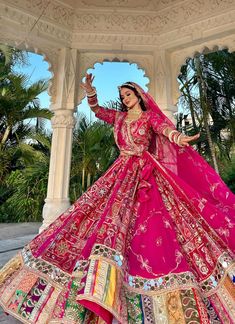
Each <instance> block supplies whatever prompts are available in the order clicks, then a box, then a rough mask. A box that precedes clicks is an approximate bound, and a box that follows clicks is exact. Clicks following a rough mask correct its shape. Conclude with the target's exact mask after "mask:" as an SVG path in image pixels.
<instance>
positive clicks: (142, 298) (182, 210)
mask: <svg viewBox="0 0 235 324" xmlns="http://www.w3.org/2000/svg"><path fill="white" fill-rule="evenodd" d="M96 115H97V117H98V118H100V119H102V120H104V121H106V122H108V123H111V124H114V135H115V139H116V143H117V145H118V147H119V149H120V156H119V157H118V159H117V160H116V161H115V162H114V163H113V165H112V166H111V167H110V168H109V169H108V171H107V172H106V173H105V174H104V175H103V176H102V177H101V178H99V179H98V180H97V181H96V182H95V183H94V184H93V185H92V186H91V187H90V188H89V189H88V190H87V192H85V193H84V194H83V195H82V196H81V197H80V198H79V199H78V200H77V201H76V202H75V203H74V204H73V205H72V206H71V208H69V209H68V210H67V211H66V212H65V213H64V214H62V215H61V216H60V217H59V218H58V219H57V220H56V221H55V222H54V223H52V224H51V225H50V226H49V227H48V228H47V229H46V230H44V231H43V232H42V233H41V234H39V235H38V236H36V238H34V239H33V240H32V241H31V242H30V243H29V244H28V245H27V246H25V248H24V249H23V250H22V252H21V253H20V254H18V255H16V256H15V258H13V259H12V260H10V261H9V263H8V264H7V265H6V266H5V267H4V268H3V269H2V271H1V272H0V282H1V284H0V304H1V306H2V307H3V308H4V310H5V311H6V312H7V313H10V314H12V315H13V316H14V317H16V318H18V319H19V320H20V321H22V322H24V323H42V324H44V323H63V324H64V323H69V324H72V323H112V322H114V320H115V323H117V322H119V323H145V324H149V323H162V324H163V323H164V324H165V323H175V324H176V323H177V324H181V323H208V324H209V323H235V289H234V281H235V263H234V254H233V251H234V248H235V227H234V218H235V196H234V195H233V194H232V193H231V192H230V190H229V189H228V188H227V187H226V185H225V184H224V183H223V182H222V180H221V179H220V177H219V176H218V175H217V174H216V173H215V172H214V170H213V169H212V168H211V167H210V166H209V165H208V164H207V163H206V162H205V161H204V160H203V159H202V158H201V157H200V156H199V155H198V154H197V153H196V152H195V151H194V149H193V148H191V147H184V148H182V147H176V145H173V144H171V143H168V142H169V140H168V139H167V138H165V144H164V136H162V135H161V134H162V130H163V128H164V125H166V119H165V120H164V118H162V116H163V115H162V114H160V113H159V114H157V113H155V112H154V111H151V110H147V111H145V112H143V113H142V115H141V117H140V118H139V119H137V120H135V121H131V122H129V121H128V120H127V119H126V113H125V112H117V111H114V110H106V109H104V108H102V107H99V110H98V112H97V114H96ZM154 134H156V135H154ZM154 136H155V137H157V141H156V143H157V145H159V147H158V148H156V147H155V149H154V145H153V143H152V142H151V141H152V138H153V137H154ZM160 140H161V141H160ZM161 145H162V146H161ZM164 145H166V146H164ZM167 145H168V146H169V145H170V146H171V147H174V154H175V161H176V160H177V163H175V162H174V163H173V160H172V159H173V155H172V154H171V153H170V151H168V153H169V155H170V156H171V159H169V156H166V155H164V149H165V148H166V147H167ZM172 145H173V146H172ZM150 148H151V149H150ZM160 148H161V150H160ZM171 152H172V151H171ZM160 153H161V154H160ZM167 163H168V167H167ZM176 166H177V170H176V169H175V167H176Z"/></svg>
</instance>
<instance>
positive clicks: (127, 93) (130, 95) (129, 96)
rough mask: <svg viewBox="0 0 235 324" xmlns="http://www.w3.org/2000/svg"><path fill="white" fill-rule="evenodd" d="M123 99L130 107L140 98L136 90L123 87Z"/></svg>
mask: <svg viewBox="0 0 235 324" xmlns="http://www.w3.org/2000/svg"><path fill="white" fill-rule="evenodd" d="M121 99H122V102H123V104H124V105H125V106H126V107H127V108H129V109H130V108H131V107H133V106H134V105H135V104H136V103H137V102H138V98H137V96H136V95H135V93H134V91H132V90H130V89H128V88H123V89H121Z"/></svg>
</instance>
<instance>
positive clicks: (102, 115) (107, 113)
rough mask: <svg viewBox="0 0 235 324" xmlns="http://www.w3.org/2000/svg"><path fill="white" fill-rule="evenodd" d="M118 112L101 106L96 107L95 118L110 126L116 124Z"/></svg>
mask: <svg viewBox="0 0 235 324" xmlns="http://www.w3.org/2000/svg"><path fill="white" fill-rule="evenodd" d="M116 113H117V111H116V110H114V109H107V108H104V107H101V106H98V107H96V112H95V116H96V117H97V118H99V119H101V120H103V121H105V122H106V123H108V124H114V121H115V117H116Z"/></svg>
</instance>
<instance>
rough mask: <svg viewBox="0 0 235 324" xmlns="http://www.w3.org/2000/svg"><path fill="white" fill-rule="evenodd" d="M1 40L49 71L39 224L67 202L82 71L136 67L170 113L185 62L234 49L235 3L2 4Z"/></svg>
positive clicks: (17, 0) (4, 0) (89, 0)
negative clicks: (46, 168)
mask: <svg viewBox="0 0 235 324" xmlns="http://www.w3.org/2000/svg"><path fill="white" fill-rule="evenodd" d="M0 43H5V44H9V45H13V46H15V47H18V48H20V49H26V50H28V51H32V52H35V53H39V54H42V55H43V56H44V58H45V60H46V61H48V62H49V64H50V71H51V72H52V74H53V78H52V80H51V87H50V94H51V96H52V102H51V110H52V111H53V112H54V117H53V118H52V127H53V139H52V150H51V161H50V174H49V182H48V192H47V197H46V200H45V205H44V209H43V217H44V224H43V227H45V226H47V225H48V224H50V223H51V222H52V221H53V220H54V219H55V218H56V217H57V216H58V215H59V214H61V213H62V212H63V211H64V210H65V209H66V208H67V207H68V206H69V205H70V201H69V197H68V188H69V176H70V163H71V146H72V130H73V127H74V124H75V120H74V116H73V115H74V111H75V108H76V107H77V105H78V103H80V101H81V99H82V98H83V96H84V94H83V92H82V91H81V90H80V88H79V84H80V81H81V79H82V77H83V76H84V75H85V73H86V71H87V69H88V68H92V67H93V66H94V64H95V63H97V62H100V63H102V62H103V61H104V60H105V61H120V62H121V61H128V62H130V63H137V64H138V66H139V67H140V68H142V69H143V70H144V71H145V73H146V76H147V77H148V78H149V79H150V84H149V91H150V92H151V93H152V95H153V96H154V97H155V98H156V99H157V102H158V103H159V105H160V107H162V109H164V112H165V113H166V114H167V115H168V116H172V113H174V112H175V111H176V103H177V98H178V95H179V93H178V82H177V75H178V74H179V71H180V68H181V65H182V64H183V63H184V62H185V60H186V58H187V57H193V56H194V55H195V54H196V53H202V52H205V51H213V50H218V49H224V48H228V49H229V51H234V50H235V0H0Z"/></svg>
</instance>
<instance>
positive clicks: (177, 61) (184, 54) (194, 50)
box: [171, 35, 235, 104]
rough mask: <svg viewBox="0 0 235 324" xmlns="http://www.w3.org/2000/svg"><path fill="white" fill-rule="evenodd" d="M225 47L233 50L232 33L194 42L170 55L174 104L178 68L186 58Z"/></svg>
mask: <svg viewBox="0 0 235 324" xmlns="http://www.w3.org/2000/svg"><path fill="white" fill-rule="evenodd" d="M224 49H227V50H228V51H229V52H234V51H235V39H234V37H233V35H231V36H229V37H225V38H221V39H218V40H213V41H208V42H205V43H203V44H196V45H193V46H190V47H187V48H185V49H184V50H182V51H176V52H174V53H172V56H171V66H172V83H173V84H172V98H173V102H174V104H177V102H178V98H179V96H180V91H179V83H178V81H177V78H178V75H179V74H180V69H181V66H182V65H183V64H185V62H186V60H187V59H188V58H192V57H195V56H197V55H200V54H207V53H212V52H217V51H221V50H224Z"/></svg>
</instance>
